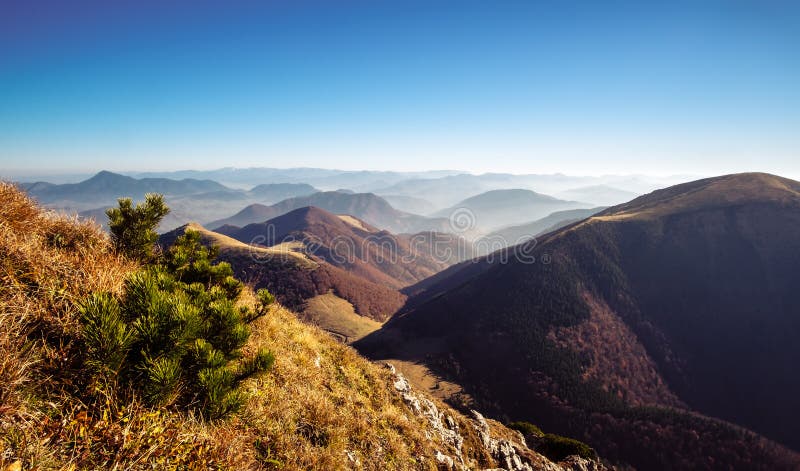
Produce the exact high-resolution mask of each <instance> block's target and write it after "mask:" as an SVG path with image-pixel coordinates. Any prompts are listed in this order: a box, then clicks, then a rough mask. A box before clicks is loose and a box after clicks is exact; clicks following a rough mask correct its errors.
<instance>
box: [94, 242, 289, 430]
mask: <svg viewBox="0 0 800 471" xmlns="http://www.w3.org/2000/svg"><path fill="white" fill-rule="evenodd" d="M215 255H216V249H214V248H210V249H209V248H207V247H204V246H203V245H202V244H201V243H200V235H199V233H197V232H195V231H187V232H186V234H184V235H183V236H181V237H179V238H178V239H177V240H176V242H175V244H174V245H173V246H172V247H171V248H170V249H169V251H167V252H166V253H165V254H164V257H163V260H162V262H161V263H160V264H158V265H152V266H149V267H146V268H143V269H141V270H139V271H138V272H136V273H134V274H133V275H132V276H130V277H129V278H128V279H127V280H126V281H125V285H124V293H123V294H122V295H121V296H119V297H114V296H112V295H110V294H108V293H100V294H94V295H92V296H90V297H89V298H88V299H87V300H86V301H85V302H84V303H83V305H82V306H81V319H82V325H83V332H82V333H83V335H82V338H83V340H84V342H85V344H86V362H85V363H86V365H87V367H88V369H89V371H90V372H91V373H92V374H93V378H94V379H95V380H96V381H95V384H96V385H98V386H109V385H110V386H112V387H113V386H120V385H122V386H126V388H117V389H118V390H120V391H122V390H126V389H127V390H131V391H133V392H134V393H137V394H139V395H140V396H141V397H143V398H144V399H145V400H146V401H147V402H148V403H149V404H150V405H152V406H159V407H164V406H173V405H175V406H183V407H192V408H197V409H199V410H200V411H201V412H202V414H203V415H204V416H205V417H207V418H211V419H216V418H220V417H224V416H226V415H228V414H230V413H232V412H235V411H236V410H238V409H239V408H240V407H241V406H242V404H243V401H244V395H243V393H242V392H241V391H240V390H239V384H240V383H241V382H242V381H243V380H245V379H246V378H248V377H250V376H252V375H254V374H257V373H260V372H263V371H266V370H268V369H269V368H270V367H271V366H272V364H273V363H274V361H275V358H274V356H273V355H272V354H271V353H270V352H268V351H266V350H261V351H258V352H257V353H255V354H254V355H252V356H249V357H246V358H245V357H244V356H243V354H242V347H244V345H245V344H246V343H247V340H248V338H249V336H250V327H249V324H250V323H251V322H253V321H254V320H255V319H258V318H259V317H261V316H263V315H266V314H267V312H268V310H269V305H271V304H272V303H273V302H274V297H273V296H272V294H270V293H269V292H268V291H266V290H260V291H259V292H258V293H257V299H258V303H257V306H256V307H255V308H254V309H249V308H245V307H240V306H237V303H236V300H237V299H238V297H239V295H240V294H241V292H242V288H243V285H242V283H241V282H239V281H238V280H236V279H235V278H234V277H233V272H232V270H231V268H230V265H228V264H226V263H217V264H214V263H212V262H213V259H212V257H214V256H215Z"/></svg>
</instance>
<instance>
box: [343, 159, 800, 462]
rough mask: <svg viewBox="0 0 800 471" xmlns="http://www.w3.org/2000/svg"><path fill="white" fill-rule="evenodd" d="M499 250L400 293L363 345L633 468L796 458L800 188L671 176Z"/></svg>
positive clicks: (778, 181) (763, 178)
mask: <svg viewBox="0 0 800 471" xmlns="http://www.w3.org/2000/svg"><path fill="white" fill-rule="evenodd" d="M495 255H496V254H495ZM507 255H508V257H505V258H502V257H497V256H495V257H493V258H492V259H490V258H484V259H481V260H478V261H477V262H468V263H464V264H461V265H457V266H454V267H451V268H450V269H448V270H447V271H445V272H442V273H440V274H439V275H437V276H435V277H433V280H426V281H424V282H422V283H421V286H418V287H416V289H414V287H411V288H409V289H408V290H407V292H416V293H417V294H416V295H414V296H413V297H412V298H411V299H409V301H408V303H407V305H406V307H405V308H404V309H403V310H402V311H401V312H400V313H398V314H397V315H396V316H395V317H394V318H393V319H392V320H391V321H390V322H389V323H387V324H386V325H385V326H384V327H383V328H382V329H381V330H380V331H378V332H376V333H374V334H371V335H370V336H368V337H366V338H365V339H363V340H362V341H360V342H359V343H358V347H359V348H361V349H362V350H363V351H365V352H368V353H370V354H371V355H372V356H373V357H374V358H388V357H398V358H402V359H405V360H407V361H419V362H422V363H424V364H426V365H427V366H429V367H430V368H432V369H434V370H435V371H437V372H438V373H439V374H442V375H444V376H445V377H447V378H449V379H450V380H452V381H455V382H457V383H459V384H461V385H463V386H464V387H465V388H466V389H467V391H468V392H470V393H472V394H473V395H474V396H475V397H476V398H478V400H479V401H480V402H481V404H483V405H484V406H487V407H492V406H494V409H493V412H494V413H495V414H497V415H498V416H502V417H509V418H512V419H515V420H530V421H533V422H536V423H540V424H543V425H544V426H546V427H552V428H555V429H557V430H559V431H561V432H564V433H571V434H573V435H577V436H578V437H580V438H581V439H583V440H585V441H587V442H588V443H589V444H591V445H593V446H595V447H596V448H597V449H598V451H600V453H601V454H604V455H606V456H607V457H609V458H611V459H612V460H615V461H618V462H623V463H628V464H631V465H634V466H635V467H637V468H639V469H798V467H799V466H800V457H798V454H797V453H796V450H798V449H800V441H798V437H800V403H799V402H798V401H797V397H800V380H798V377H797V375H796V374H795V371H796V361H797V358H800V344H798V342H797V341H796V339H797V338H798V337H799V336H800V317H798V316H799V314H798V313H800V297H798V295H797V293H798V292H800V278H798V276H797V270H798V268H800V183H798V182H795V181H792V180H787V179H784V178H780V177H776V176H773V175H767V174H738V175H728V176H723V177H717V178H710V179H704V180H699V181H695V182H691V183H686V184H681V185H677V186H673V187H670V188H666V189H664V190H658V191H655V192H653V193H650V194H648V195H645V196H642V197H639V198H636V199H634V200H633V201H631V202H629V203H625V204H622V205H619V206H615V207H612V208H609V209H607V210H605V211H603V212H601V213H599V214H597V215H595V216H593V217H590V218H588V219H586V220H583V221H580V222H577V223H574V224H572V225H569V226H567V227H565V228H562V229H560V230H557V231H555V232H552V233H549V234H546V235H545V236H544V237H543V238H540V240H539V241H538V244H536V245H535V246H532V245H530V246H526V245H525V244H523V245H520V246H517V247H514V248H512V249H509V250H508V252H507ZM712 417H713V418H712ZM720 419H721V420H720ZM741 427H745V428H746V429H749V430H753V431H755V432H756V433H758V434H760V435H756V433H754V432H751V431H748V430H746V429H745V428H741ZM611 437H616V438H614V439H612V438H611ZM763 437H767V438H763ZM770 440H774V441H775V442H780V443H781V444H782V445H779V444H777V443H775V442H773V441H770ZM790 449H793V450H795V451H791V450H790Z"/></svg>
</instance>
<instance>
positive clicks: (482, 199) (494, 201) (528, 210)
mask: <svg viewBox="0 0 800 471" xmlns="http://www.w3.org/2000/svg"><path fill="white" fill-rule="evenodd" d="M589 206H591V205H589V204H586V203H578V202H575V201H564V200H559V199H557V198H553V197H552V196H547V195H542V194H539V193H536V192H535V191H531V190H521V189H513V190H492V191H487V192H485V193H481V194H479V195H476V196H473V197H471V198H467V199H465V200H463V201H461V202H459V203H457V204H455V205H453V206H452V207H450V208H447V209H443V210H440V211H437V212H436V213H434V215H435V216H439V217H445V218H448V217H451V216H452V215H453V214H458V213H459V212H460V211H463V210H464V209H466V210H469V211H470V212H471V215H470V217H471V218H472V219H473V220H472V221H471V222H472V225H473V227H476V228H479V229H482V230H484V231H489V230H494V229H498V228H500V227H504V226H511V225H517V224H520V223H524V222H527V221H531V220H536V219H539V218H543V217H545V216H547V215H549V214H551V213H553V212H555V211H563V210H568V209H578V208H587V207H589Z"/></svg>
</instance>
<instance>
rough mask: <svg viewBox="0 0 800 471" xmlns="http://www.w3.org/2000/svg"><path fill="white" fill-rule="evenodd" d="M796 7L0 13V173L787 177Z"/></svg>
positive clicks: (500, 5) (170, 7) (795, 140)
mask: <svg viewBox="0 0 800 471" xmlns="http://www.w3.org/2000/svg"><path fill="white" fill-rule="evenodd" d="M799 84H800V2H797V1H790V0H786V1H779V0H753V1H738V0H726V1H719V2H705V1H701V0H694V1H686V2H683V1H674V0H670V1H663V2H649V1H627V2H621V1H613V0H608V1H596V0H594V1H586V2H580V1H570V0H552V1H534V0H528V1H502V0H497V1H489V0H486V1H481V2H475V1H463V2H451V1H444V0H442V1H438V0H437V1H431V0H428V1H414V0H402V1H399V0H398V1H381V0H371V1H348V0H337V1H318V2H309V1H302V0H293V1H289V0H286V1H273V2H269V1H258V2H257V1H252V2H236V1H227V2H221V1H220V2H205V1H197V0H195V1H186V2H175V1H158V2H149V1H136V2H134V1H126V2H116V1H107V0H104V1H92V2H85V1H80V0H76V1H68V2H67V1H62V0H58V1H49V2H45V1H37V0H16V1H15V0H7V1H3V2H0V167H2V168H5V169H36V168H44V167H53V168H58V169H65V170H96V169H99V168H107V169H112V170H154V169H178V168H215V167H223V166H253V165H256V166H273V167H290V166H315V167H329V168H330V167H335V168H348V169H356V168H367V169H398V170H423V169H432V168H458V169H464V170H469V171H475V172H483V171H503V172H514V173H529V172H556V171H561V172H564V173H571V174H601V173H634V172H640V173H653V174H675V173H695V174H718V173H726V172H734V171H744V170H764V171H771V172H776V173H782V174H786V175H790V176H795V177H798V176H800V85H799Z"/></svg>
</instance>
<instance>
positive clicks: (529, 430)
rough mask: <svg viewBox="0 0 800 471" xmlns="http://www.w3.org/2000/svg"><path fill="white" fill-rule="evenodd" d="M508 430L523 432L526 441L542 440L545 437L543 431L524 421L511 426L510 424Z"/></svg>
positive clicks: (513, 423) (512, 423)
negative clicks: (532, 439)
mask: <svg viewBox="0 0 800 471" xmlns="http://www.w3.org/2000/svg"><path fill="white" fill-rule="evenodd" d="M508 428H510V429H514V430H517V431H519V432H522V435H524V436H525V438H526V439H528V438H542V437H543V436H544V432H542V429H540V428H539V427H537V426H536V425H534V424H532V423H530V422H523V421H519V422H511V423H510V424H508Z"/></svg>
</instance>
